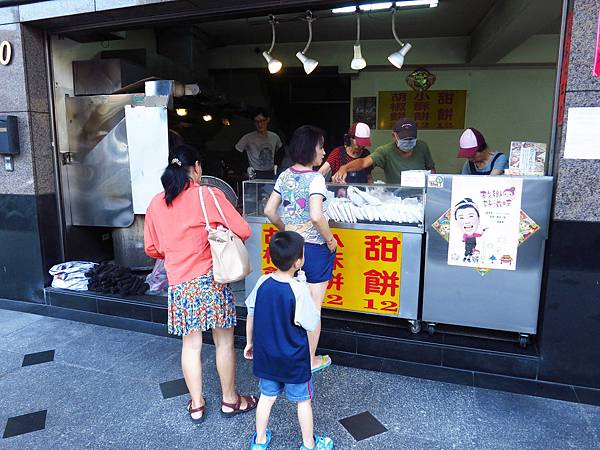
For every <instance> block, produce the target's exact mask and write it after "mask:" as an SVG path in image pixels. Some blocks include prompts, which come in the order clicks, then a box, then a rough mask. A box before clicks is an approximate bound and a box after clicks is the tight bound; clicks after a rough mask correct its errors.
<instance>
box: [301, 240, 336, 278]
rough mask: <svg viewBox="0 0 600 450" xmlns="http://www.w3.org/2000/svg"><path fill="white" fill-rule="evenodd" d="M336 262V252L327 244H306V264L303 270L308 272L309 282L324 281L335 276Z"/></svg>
mask: <svg viewBox="0 0 600 450" xmlns="http://www.w3.org/2000/svg"><path fill="white" fill-rule="evenodd" d="M334 263H335V252H331V251H330V250H329V249H328V248H327V244H311V243H310V242H306V243H305V244H304V266H302V270H304V273H305V274H306V281H307V282H309V283H322V282H323V281H329V280H331V278H333V264H334Z"/></svg>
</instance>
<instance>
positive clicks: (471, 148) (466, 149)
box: [458, 128, 487, 158]
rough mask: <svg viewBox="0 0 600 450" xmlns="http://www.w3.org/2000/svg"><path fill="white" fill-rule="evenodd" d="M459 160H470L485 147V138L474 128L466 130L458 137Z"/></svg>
mask: <svg viewBox="0 0 600 450" xmlns="http://www.w3.org/2000/svg"><path fill="white" fill-rule="evenodd" d="M459 145H460V149H459V150H458V157H459V158H472V157H473V156H475V154H476V153H477V152H478V151H481V150H483V149H485V147H487V144H486V142H485V138H484V137H483V134H481V133H480V132H479V131H478V130H476V129H475V128H467V129H466V130H465V131H464V132H463V134H462V135H461V137H460V144H459Z"/></svg>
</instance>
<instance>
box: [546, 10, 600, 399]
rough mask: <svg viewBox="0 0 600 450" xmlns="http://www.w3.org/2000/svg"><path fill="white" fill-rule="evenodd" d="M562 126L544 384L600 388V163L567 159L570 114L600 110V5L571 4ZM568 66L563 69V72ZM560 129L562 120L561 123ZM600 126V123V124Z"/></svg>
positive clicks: (549, 287)
mask: <svg viewBox="0 0 600 450" xmlns="http://www.w3.org/2000/svg"><path fill="white" fill-rule="evenodd" d="M571 6H572V8H571V9H570V11H569V15H570V19H572V29H571V31H570V32H569V33H567V36H566V46H567V48H569V47H570V50H569V53H568V55H567V58H568V59H567V61H568V64H567V65H566V70H568V78H566V81H567V84H566V95H565V121H564V125H563V126H562V128H560V129H559V130H558V136H559V142H560V145H559V149H558V152H559V153H558V154H557V155H556V158H557V160H556V164H555V168H556V171H555V175H556V176H557V183H556V196H555V209H554V220H553V225H552V229H551V234H550V242H549V246H550V249H549V253H548V258H547V268H548V272H547V285H546V296H545V302H544V308H543V312H542V329H541V335H540V348H541V352H542V358H543V361H542V364H541V367H540V373H539V376H540V378H543V379H547V380H552V381H559V382H563V383H572V384H578V385H584V386H585V385H587V386H593V387H596V388H598V387H600V346H599V345H598V342H600V257H599V256H598V249H600V194H599V193H600V160H576V159H565V158H564V157H563V155H564V146H565V134H566V133H565V131H566V129H567V128H568V126H569V120H568V115H567V112H568V108H570V107H577V106H600V77H594V76H592V67H593V64H594V52H595V46H596V29H597V24H598V20H599V18H598V14H599V10H600V0H573V1H572V2H571ZM564 69H565V67H563V71H564ZM559 122H560V118H559ZM598 126H600V124H598Z"/></svg>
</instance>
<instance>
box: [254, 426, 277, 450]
mask: <svg viewBox="0 0 600 450" xmlns="http://www.w3.org/2000/svg"><path fill="white" fill-rule="evenodd" d="M266 434H267V442H265V443H264V444H257V443H256V432H255V433H254V435H253V436H252V441H250V450H268V449H269V445H271V437H272V434H271V430H269V429H268V428H267V433H266Z"/></svg>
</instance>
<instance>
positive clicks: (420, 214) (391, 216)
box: [243, 180, 425, 232]
mask: <svg viewBox="0 0 600 450" xmlns="http://www.w3.org/2000/svg"><path fill="white" fill-rule="evenodd" d="M274 185H275V183H274V182H273V181H264V180H252V181H245V182H244V189H243V191H244V198H243V207H244V216H245V217H246V218H247V219H252V218H264V208H265V205H266V204H267V201H268V199H269V196H270V195H271V192H273V187H274ZM326 186H327V200H326V202H325V207H326V215H327V217H328V218H329V219H330V220H331V221H333V222H334V223H335V225H334V226H342V227H344V226H348V225H350V224H358V225H375V226H393V227H399V226H400V227H403V228H404V231H411V230H410V229H412V231H413V232H415V231H416V232H422V230H423V219H424V211H425V208H424V200H425V193H424V189H422V188H407V187H401V186H399V185H394V184H335V183H327V184H326ZM406 228H408V229H406Z"/></svg>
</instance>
